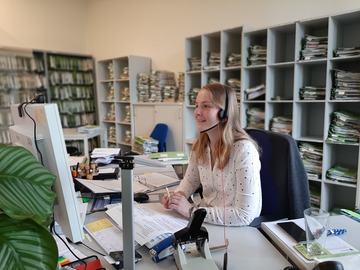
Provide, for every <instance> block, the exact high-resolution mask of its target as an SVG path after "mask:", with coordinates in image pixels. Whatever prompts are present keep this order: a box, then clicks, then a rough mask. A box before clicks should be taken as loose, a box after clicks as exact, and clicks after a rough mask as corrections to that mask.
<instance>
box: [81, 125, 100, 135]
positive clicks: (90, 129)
mask: <svg viewBox="0 0 360 270" xmlns="http://www.w3.org/2000/svg"><path fill="white" fill-rule="evenodd" d="M99 130H101V128H100V127H99V126H96V125H86V126H81V127H78V128H77V131H78V132H80V133H93V132H96V131H99Z"/></svg>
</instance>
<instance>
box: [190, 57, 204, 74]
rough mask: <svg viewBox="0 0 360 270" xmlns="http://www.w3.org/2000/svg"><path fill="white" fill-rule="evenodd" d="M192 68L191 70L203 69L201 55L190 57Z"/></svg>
mask: <svg viewBox="0 0 360 270" xmlns="http://www.w3.org/2000/svg"><path fill="white" fill-rule="evenodd" d="M188 62H189V66H190V70H189V71H198V70H201V57H190V58H188Z"/></svg>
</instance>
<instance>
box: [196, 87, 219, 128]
mask: <svg viewBox="0 0 360 270" xmlns="http://www.w3.org/2000/svg"><path fill="white" fill-rule="evenodd" d="M195 107H196V108H195V111H194V117H195V120H196V123H197V127H198V130H199V131H200V132H201V131H204V130H206V129H209V128H211V127H213V126H216V124H218V123H219V118H218V112H219V110H220V107H219V106H217V105H215V104H214V103H213V101H212V100H211V97H210V92H209V90H207V89H204V88H203V89H201V90H200V91H199V93H198V94H197V97H196V101H195Z"/></svg>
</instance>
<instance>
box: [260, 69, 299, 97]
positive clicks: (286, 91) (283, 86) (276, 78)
mask: <svg viewBox="0 0 360 270" xmlns="http://www.w3.org/2000/svg"><path fill="white" fill-rule="evenodd" d="M268 73H269V74H268V76H267V83H266V93H267V95H266V97H267V98H268V99H272V100H292V99H293V96H294V94H293V93H294V66H293V65H291V66H276V67H275V66H273V67H270V68H269V69H268Z"/></svg>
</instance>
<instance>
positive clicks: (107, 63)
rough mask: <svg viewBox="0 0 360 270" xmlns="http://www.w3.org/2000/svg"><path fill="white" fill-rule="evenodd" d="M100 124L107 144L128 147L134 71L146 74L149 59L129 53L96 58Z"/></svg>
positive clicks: (135, 90) (131, 126) (135, 82)
mask: <svg viewBox="0 0 360 270" xmlns="http://www.w3.org/2000/svg"><path fill="white" fill-rule="evenodd" d="M97 65H98V104H99V105H98V108H99V118H100V126H101V127H102V128H104V129H106V130H107V134H108V144H109V147H119V148H121V150H122V151H123V153H125V152H128V151H130V150H131V147H132V137H133V134H134V126H133V115H132V113H131V112H132V103H133V102H136V101H137V99H138V97H137V92H138V91H137V88H136V86H137V74H138V73H150V71H151V59H150V58H148V57H142V56H135V55H129V56H124V57H117V58H112V59H105V60H101V61H98V63H97Z"/></svg>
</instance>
